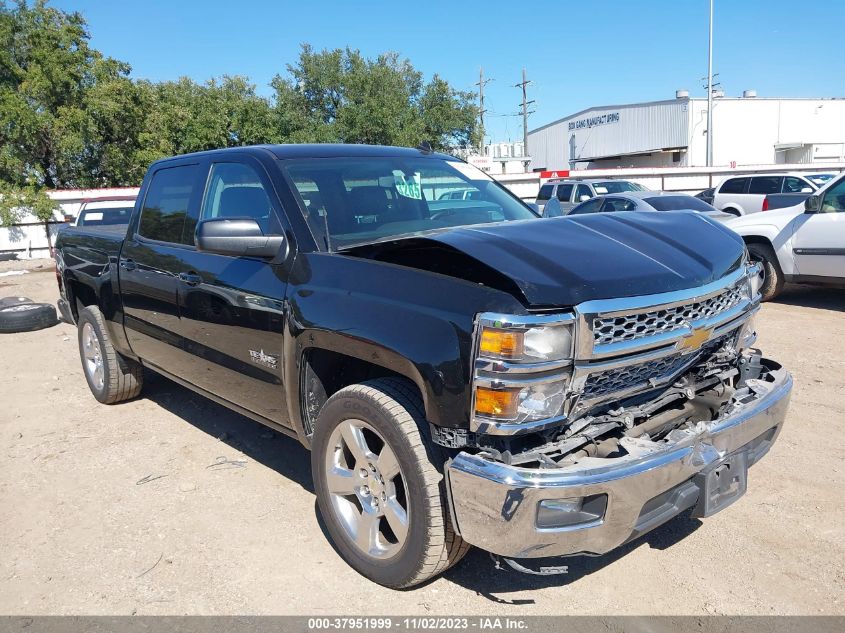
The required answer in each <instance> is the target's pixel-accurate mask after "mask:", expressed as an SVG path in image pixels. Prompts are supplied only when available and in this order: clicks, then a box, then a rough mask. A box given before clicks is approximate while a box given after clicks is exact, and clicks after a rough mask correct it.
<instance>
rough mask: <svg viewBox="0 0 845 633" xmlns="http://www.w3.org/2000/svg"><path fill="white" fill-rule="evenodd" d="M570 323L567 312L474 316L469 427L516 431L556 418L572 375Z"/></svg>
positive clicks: (562, 406)
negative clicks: (474, 349)
mask: <svg viewBox="0 0 845 633" xmlns="http://www.w3.org/2000/svg"><path fill="white" fill-rule="evenodd" d="M574 322H575V318H574V316H573V315H568V314H562V315H560V314H558V315H536V316H512V315H501V314H487V313H485V314H481V315H479V318H478V324H477V327H476V360H475V380H474V385H473V389H474V392H473V403H474V406H473V425H472V426H473V429H474V430H476V431H480V432H488V433H497V432H498V433H517V432H520V431H522V430H529V427H530V428H537V427H538V425H539V426H542V424H543V422H544V421H548V422H549V423H553V422H554V421H559V420H560V417H561V416H562V415H563V414H564V404H565V402H566V397H567V395H568V388H569V380H570V375H571V369H570V368H569V366H570V365H571V363H572V358H573V354H574V337H573V328H574ZM520 425H524V426H520Z"/></svg>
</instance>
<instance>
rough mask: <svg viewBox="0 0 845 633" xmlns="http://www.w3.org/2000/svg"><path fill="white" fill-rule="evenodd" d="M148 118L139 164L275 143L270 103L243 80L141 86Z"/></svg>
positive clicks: (277, 136)
mask: <svg viewBox="0 0 845 633" xmlns="http://www.w3.org/2000/svg"><path fill="white" fill-rule="evenodd" d="M138 88H139V90H140V91H141V92H142V93H143V94H144V97H143V99H142V100H143V101H144V103H145V104H146V108H147V115H146V118H145V121H144V124H143V129H142V131H141V132H140V134H139V144H140V147H141V148H142V149H141V155H142V157H143V162H145V163H147V164H148V163H150V162H152V161H153V160H156V159H158V158H162V157H164V156H172V155H174V154H184V153H188V152H198V151H202V150H208V149H214V148H218V147H235V146H239V145H253V144H257V143H277V142H279V141H280V136H279V134H278V131H277V126H276V125H275V117H274V114H273V109H272V106H271V104H270V102H269V100H267V99H265V98H263V97H260V96H258V95H257V94H256V92H255V86H254V85H253V84H251V83H249V81H248V80H247V79H246V78H244V77H229V76H224V77H223V78H222V79H219V80H216V79H212V80H210V81H208V82H207V83H205V84H198V83H196V82H195V81H193V80H191V79H189V78H187V77H183V78H181V79H179V80H178V81H167V82H163V83H159V84H151V83H149V82H141V83H139V84H138Z"/></svg>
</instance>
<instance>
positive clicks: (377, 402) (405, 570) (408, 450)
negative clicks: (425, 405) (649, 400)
mask: <svg viewBox="0 0 845 633" xmlns="http://www.w3.org/2000/svg"><path fill="white" fill-rule="evenodd" d="M425 424H426V423H425V418H424V416H423V414H422V407H421V406H420V402H419V397H418V396H417V395H416V394H415V392H414V390H413V389H412V388H411V387H410V385H409V384H408V383H406V382H405V381H403V380H400V379H393V378H390V379H380V380H374V381H371V382H367V383H363V384H359V385H352V386H350V387H345V388H344V389H341V390H340V391H338V392H337V393H335V394H334V395H333V396H332V397H331V398H329V400H328V401H327V402H326V404H325V406H324V407H323V409H322V411H320V416H319V419H318V420H317V428H316V430H315V433H314V441H313V445H312V457H311V463H312V472H313V476H314V486H315V489H316V493H317V503H318V505H319V508H320V514H321V515H322V517H323V520H324V521H325V524H326V528H327V530H328V532H329V535H330V537H331V540H332V542H333V543H334V545H335V547H336V549H337V550H338V552H339V553H340V555H341V556H342V557H343V558H344V560H346V562H347V563H349V565H351V566H352V567H353V568H354V569H355V570H356V571H358V572H359V573H361V574H362V575H364V576H366V577H367V578H369V579H370V580H373V581H374V582H377V583H379V584H381V585H384V586H387V587H391V588H394V589H400V588H405V587H411V586H414V585H417V584H419V583H421V582H424V581H426V580H428V579H429V578H431V577H433V576H436V575H437V574H440V573H441V572H443V571H445V570H446V569H448V568H449V567H450V566H451V565H453V564H454V563H456V562H457V561H458V560H460V559H461V558H462V557H463V555H464V554H465V553H466V551H467V550H468V549H469V545H468V544H465V543H464V542H463V540H462V539H461V538H460V537H459V536H458V535H457V534H455V531H454V529H453V528H452V525H451V521H450V519H449V513H448V509H447V506H446V499H445V485H444V481H443V475H442V472H441V467H442V463H441V461H440V460H439V459H437V458H436V457H435V456H434V453H435V451H434V449H435V448H436V447H434V446H433V445H432V444H431V443H430V442H428V441H427V440H426V439H425V435H426V432H425V427H424V425H425Z"/></svg>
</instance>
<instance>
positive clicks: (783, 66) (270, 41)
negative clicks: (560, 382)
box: [52, 0, 845, 140]
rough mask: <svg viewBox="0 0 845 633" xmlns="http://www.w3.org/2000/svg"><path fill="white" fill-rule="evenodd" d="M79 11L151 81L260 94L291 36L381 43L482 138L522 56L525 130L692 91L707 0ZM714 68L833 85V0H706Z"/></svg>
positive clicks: (193, 0)
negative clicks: (238, 85)
mask: <svg viewBox="0 0 845 633" xmlns="http://www.w3.org/2000/svg"><path fill="white" fill-rule="evenodd" d="M52 4H53V5H54V6H57V7H60V8H62V9H64V10H66V11H72V10H77V11H80V12H81V13H82V14H83V15H84V16H85V17H86V19H87V20H88V23H89V26H90V30H91V34H92V41H93V44H94V46H96V47H97V48H99V49H100V50H101V51H103V52H104V53H105V54H107V55H111V56H113V57H116V58H118V59H121V60H123V61H127V62H129V63H130V64H131V65H132V68H133V73H132V74H133V76H134V77H138V78H146V79H152V80H165V79H175V78H177V77H179V76H182V75H187V76H189V77H192V78H194V79H196V80H198V81H204V80H206V79H208V78H211V77H216V76H220V75H223V74H231V75H234V74H241V75H247V76H248V77H250V79H251V80H252V81H253V82H254V83H255V84H256V85H257V86H258V89H259V91H260V92H261V93H262V94H269V93H270V91H269V88H268V87H267V84H268V83H269V81H270V79H271V78H272V77H273V76H274V75H275V74H276V73H284V71H285V67H286V64H288V63H291V62H293V61H295V59H296V58H297V55H298V52H299V45H300V43H302V42H309V43H311V44H312V45H313V46H314V47H315V48H318V49H322V48H336V47H344V46H347V45H348V46H351V47H353V48H358V49H360V50H361V51H362V52H363V53H364V54H365V55H368V56H375V55H377V54H378V53H380V52H383V51H387V50H393V51H398V52H399V53H401V54H402V55H404V56H405V57H407V58H408V59H409V60H410V61H411V62H412V63H413V64H414V66H416V67H417V68H418V69H419V70H421V71H422V72H424V73H425V74H426V76H431V75H432V74H434V73H439V74H440V75H441V76H443V77H444V78H446V79H447V80H448V81H449V82H450V83H452V85H453V86H455V87H457V88H460V89H464V90H475V89H476V88H475V86H474V84H475V83H476V82H477V81H478V70H479V67H481V66H483V67H484V72H485V75H486V76H487V77H490V78H493V79H494V81H493V82H491V83H489V84H488V85H487V87H486V106H487V108H488V109H489V110H490V113H489V115H488V119H487V125H486V127H487V131H488V135H489V136H492V137H493V138H494V140H507V139H508V138H511V139H513V140H518V139H520V138H521V136H522V127H521V125H522V123H521V120H520V119H519V118H517V117H513V116H502V115H513V114H516V113H517V112H518V110H519V102H520V99H521V93H520V92H519V90H517V88H514V87H513V84H516V83H517V82H518V81H520V79H521V78H520V73H521V70H522V67H523V66H525V67H526V69H527V71H528V78H529V79H530V80H532V81H533V84H532V85H531V86H529V98H531V99H535V100H536V103H535V104H534V106H532V107H533V108H534V109H535V110H536V112H535V113H534V114H532V115H531V117H530V119H529V128H532V129H533V128H535V127H539V126H540V125H543V124H545V123H548V122H550V121H553V120H555V119H558V118H560V117H562V116H565V115H567V114H570V113H573V112H576V111H578V110H581V109H584V108H587V107H590V106H594V105H603V104H618V103H633V102H637V101H650V100H655V99H667V98H672V97H673V96H674V93H675V90H676V89H678V88H685V89H687V90H689V91H690V93H691V94H692V95H693V96H695V95H701V96H704V95H705V94H706V91H705V90H704V89H703V88H702V82H701V80H700V78H701V77H704V76H705V75H706V74H707V12H708V0H639V1H637V0H628V1H625V0H601V1H599V2H594V1H591V0H581V1H578V2H575V1H570V0H558V1H557V2H554V1H552V2H545V3H536V4H535V3H527V2H518V1H510V2H500V1H498V0H488V1H487V2H469V1H466V2H461V1H459V0H452V1H451V2H448V1H441V0H424V1H422V2H401V3H400V2H381V1H364V0H361V1H357V2H355V1H348V2H335V1H331V0H322V1H320V0H311V1H303V0H297V1H294V2H290V1H276V2H272V1H257V0H255V1H251V0H240V1H238V2H235V1H232V0H229V1H220V0H169V1H166V2H165V1H162V0H143V1H141V0H135V1H130V0H122V1H115V2H111V1H108V0H54V1H53V3H52ZM715 6H716V9H715V35H714V72H718V73H719V76H718V78H717V80H720V81H721V82H722V87H723V88H724V90H725V91H726V93H727V94H728V95H738V94H740V93H741V92H742V90H744V89H746V88H754V89H756V90H757V92H758V94H759V95H760V96H780V97H800V96H805V97H821V96H825V97H830V96H845V72H843V71H842V69H841V67H840V65H839V62H840V60H841V55H842V52H841V51H842V41H843V39H842V26H843V24H845V0H817V1H816V2H812V3H808V2H796V1H795V0H790V1H787V0H716V5H715Z"/></svg>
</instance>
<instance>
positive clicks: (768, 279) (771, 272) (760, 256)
mask: <svg viewBox="0 0 845 633" xmlns="http://www.w3.org/2000/svg"><path fill="white" fill-rule="evenodd" d="M747 246H748V254H749V256H750V257H751V261H754V262H760V264H761V265H762V266H763V285H762V286H761V288H760V295H761V297H762V300H763V301H771V300H772V299H774V298H775V297H777V296H778V295H779V294H780V292H781V290H783V285H784V277H783V271H782V270H781V269H780V264H779V263H778V259H777V256H776V255H775V252H774V250H772V247H771V246H769V245H768V244H757V243H755V244H748V245H747Z"/></svg>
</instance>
